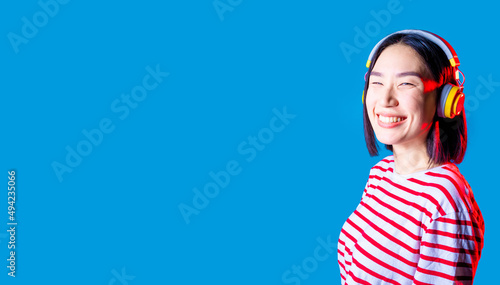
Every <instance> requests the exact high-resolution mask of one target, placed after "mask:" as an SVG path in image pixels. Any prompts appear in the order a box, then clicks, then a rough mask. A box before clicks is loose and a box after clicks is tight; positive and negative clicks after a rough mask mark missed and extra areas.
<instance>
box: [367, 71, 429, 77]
mask: <svg viewBox="0 0 500 285" xmlns="http://www.w3.org/2000/svg"><path fill="white" fill-rule="evenodd" d="M372 75H374V76H379V77H383V76H384V75H383V74H382V72H377V71H372V72H371V73H370V76H372ZM405 76H416V77H419V78H422V76H421V75H420V74H419V73H418V72H414V71H406V72H400V73H397V74H396V77H398V78H399V77H405Z"/></svg>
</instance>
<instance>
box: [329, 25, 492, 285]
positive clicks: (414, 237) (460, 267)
mask: <svg viewBox="0 0 500 285" xmlns="http://www.w3.org/2000/svg"><path fill="white" fill-rule="evenodd" d="M459 64H460V62H459V61H458V57H457V56H456V54H455V52H454V51H453V48H451V46H450V45H449V44H448V43H447V42H446V41H445V40H444V39H442V38H440V37H439V36H437V35H434V34H432V33H429V32H426V31H421V30H404V31H400V32H396V33H394V34H391V35H389V36H387V37H385V38H384V39H382V40H381V41H380V42H379V43H378V44H377V45H376V46H375V48H374V49H373V51H372V53H371V54H370V57H369V60H368V63H367V67H368V68H369V69H368V72H367V74H366V77H365V79H366V82H365V89H364V93H363V97H364V98H363V115H364V128H365V140H366V144H367V147H368V151H369V153H370V154H371V155H372V156H373V155H377V154H378V152H377V145H376V141H375V137H374V134H375V135H376V137H377V139H378V140H379V141H380V142H382V143H383V144H385V145H386V148H387V149H389V150H391V151H392V152H393V155H390V156H388V157H385V158H384V159H382V160H381V161H380V162H378V163H377V164H376V165H375V166H374V167H373V168H372V169H371V170H370V174H369V179H368V182H367V184H366V187H365V190H364V193H363V195H362V198H361V202H360V204H359V205H358V207H357V208H356V210H355V211H354V213H353V214H352V215H351V216H350V217H349V218H348V220H347V221H346V223H345V224H344V226H343V227H342V231H341V233H340V238H339V242H338V262H339V266H340V273H341V280H342V284H349V285H352V284H370V285H374V284H439V285H441V284H472V282H473V278H474V274H475V271H476V268H477V264H478V261H479V258H480V256H481V249H482V247H483V233H484V221H483V218H482V215H481V212H480V210H479V207H478V205H477V203H476V202H475V200H474V196H473V193H472V190H471V188H470V186H469V184H468V183H467V181H466V180H465V179H464V177H463V176H462V175H461V174H460V172H459V170H458V168H457V166H456V165H455V164H458V163H460V162H462V159H463V157H464V154H465V150H466V147H467V126H466V120H465V114H464V112H463V110H462V109H463V94H462V90H463V83H462V82H461V81H460V80H459V71H458V65H459ZM365 94H366V96H365Z"/></svg>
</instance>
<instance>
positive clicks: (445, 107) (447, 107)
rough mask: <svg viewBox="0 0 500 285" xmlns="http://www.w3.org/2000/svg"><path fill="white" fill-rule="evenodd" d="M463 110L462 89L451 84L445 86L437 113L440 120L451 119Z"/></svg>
mask: <svg viewBox="0 0 500 285" xmlns="http://www.w3.org/2000/svg"><path fill="white" fill-rule="evenodd" d="M463 109H464V94H463V93H462V88H461V87H460V86H457V85H453V84H450V83H448V84H446V85H445V86H444V87H443V90H442V91H441V94H440V97H439V100H438V106H437V112H438V116H439V117H441V118H449V119H453V118H454V117H455V116H456V115H459V114H460V113H461V112H462V110H463Z"/></svg>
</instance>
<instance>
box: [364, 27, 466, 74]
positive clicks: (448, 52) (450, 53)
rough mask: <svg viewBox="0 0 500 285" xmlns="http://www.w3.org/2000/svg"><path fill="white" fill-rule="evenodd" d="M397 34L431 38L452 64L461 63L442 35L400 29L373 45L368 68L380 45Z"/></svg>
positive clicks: (367, 64) (454, 65) (454, 66)
mask: <svg viewBox="0 0 500 285" xmlns="http://www.w3.org/2000/svg"><path fill="white" fill-rule="evenodd" d="M396 34H417V35H420V36H422V37H424V38H426V39H428V40H430V41H431V42H433V43H435V44H437V45H438V46H439V47H440V48H441V49H442V50H443V51H444V53H445V54H446V57H447V58H448V60H449V61H450V64H451V66H452V67H453V68H456V67H458V66H459V65H460V61H459V60H458V56H457V54H456V52H455V50H454V49H453V47H452V46H451V45H450V44H449V43H448V42H447V41H446V40H445V39H443V38H442V37H440V36H438V35H436V34H434V33H431V32H428V31H424V30H402V31H398V32H395V33H392V34H390V35H388V36H386V37H384V38H383V39H381V40H380V41H379V42H378V43H377V44H376V45H375V47H373V49H372V51H371V52H370V55H369V56H368V61H367V62H366V67H367V68H370V65H371V63H372V60H373V56H375V53H376V52H377V50H378V48H379V47H380V45H381V44H382V43H383V42H384V41H385V39H387V38H388V37H390V36H392V35H396Z"/></svg>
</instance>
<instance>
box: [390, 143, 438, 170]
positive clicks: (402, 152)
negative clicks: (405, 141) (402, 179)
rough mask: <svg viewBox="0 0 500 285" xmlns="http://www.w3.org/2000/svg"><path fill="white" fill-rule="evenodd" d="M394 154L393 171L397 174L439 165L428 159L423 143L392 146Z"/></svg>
mask: <svg viewBox="0 0 500 285" xmlns="http://www.w3.org/2000/svg"><path fill="white" fill-rule="evenodd" d="M392 150H393V154H394V171H396V173H398V174H410V173H414V172H418V171H422V170H426V169H429V168H433V167H436V166H439V165H438V164H436V163H434V162H433V161H429V155H428V154H427V147H426V145H425V144H420V145H413V146H411V147H403V146H397V145H393V146H392Z"/></svg>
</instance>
